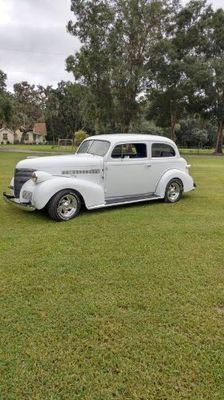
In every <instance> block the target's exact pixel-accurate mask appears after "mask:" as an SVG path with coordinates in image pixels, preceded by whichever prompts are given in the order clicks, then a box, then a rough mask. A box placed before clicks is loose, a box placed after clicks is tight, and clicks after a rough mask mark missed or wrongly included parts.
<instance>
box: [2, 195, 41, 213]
mask: <svg viewBox="0 0 224 400" xmlns="http://www.w3.org/2000/svg"><path fill="white" fill-rule="evenodd" d="M3 199H4V200H5V201H6V203H8V204H11V205H12V206H14V207H17V208H20V210H25V211H34V210H35V207H34V206H33V205H32V204H30V203H20V202H19V200H18V199H16V198H15V197H14V196H11V195H10V194H6V193H5V192H4V193H3Z"/></svg>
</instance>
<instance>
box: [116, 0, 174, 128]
mask: <svg viewBox="0 0 224 400" xmlns="http://www.w3.org/2000/svg"><path fill="white" fill-rule="evenodd" d="M171 6H173V2H171V5H170V4H169V2H168V1H148V0H129V1H126V0H117V1H115V2H113V13H114V23H113V26H112V28H111V35H110V46H111V48H110V53H111V77H112V87H113V94H114V97H115V105H116V119H117V121H118V123H119V125H120V126H121V129H122V131H123V132H128V131H129V130H132V125H133V123H134V122H135V121H136V118H137V115H138V112H139V102H138V101H137V95H138V94H139V93H140V92H141V91H142V90H143V89H144V88H145V65H146V61H147V58H148V55H149V54H150V52H151V49H152V47H153V44H154V43H155V42H156V41H157V40H158V39H159V38H161V37H162V31H163V27H162V23H161V21H162V20H163V18H164V21H165V16H166V15H167V13H168V12H170V11H171V8H172V7H171ZM164 21H163V22H164Z"/></svg>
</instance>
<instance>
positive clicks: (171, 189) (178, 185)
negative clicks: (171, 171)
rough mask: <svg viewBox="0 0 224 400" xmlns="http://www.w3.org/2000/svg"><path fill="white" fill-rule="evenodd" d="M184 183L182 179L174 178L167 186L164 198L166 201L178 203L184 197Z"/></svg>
mask: <svg viewBox="0 0 224 400" xmlns="http://www.w3.org/2000/svg"><path fill="white" fill-rule="evenodd" d="M182 193H183V184H182V182H181V180H180V179H177V178H176V179H172V180H171V181H169V183H168V185H167V187H166V193H165V197H164V200H165V202H166V203H176V202H177V201H179V200H180V199H181V197H182Z"/></svg>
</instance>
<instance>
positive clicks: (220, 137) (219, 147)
mask: <svg viewBox="0 0 224 400" xmlns="http://www.w3.org/2000/svg"><path fill="white" fill-rule="evenodd" d="M222 144H223V121H218V130H217V139H216V146H215V154H216V155H220V154H223V152H222Z"/></svg>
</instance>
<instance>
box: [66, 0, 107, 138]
mask: <svg viewBox="0 0 224 400" xmlns="http://www.w3.org/2000/svg"><path fill="white" fill-rule="evenodd" d="M71 10H72V11H73V12H74V14H75V17H76V22H75V23H73V22H72V21H69V23H68V32H69V33H71V34H72V35H74V36H77V37H78V38H79V40H80V41H81V43H82V47H81V49H80V51H79V52H77V53H76V54H75V56H70V57H68V58H67V70H68V71H72V72H73V74H74V77H75V79H76V81H77V82H79V83H80V84H82V85H84V86H87V87H88V88H89V90H90V95H91V97H92V100H93V109H94V119H95V132H96V133H100V132H101V131H102V129H103V125H105V124H107V123H108V121H109V120H110V115H111V110H112V98H111V92H110V68H109V63H110V56H109V53H108V38H109V34H110V26H111V24H112V22H113V14H112V12H111V9H110V7H109V5H108V2H105V1H99V0H95V1H88V0H80V1H76V0H71Z"/></svg>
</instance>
